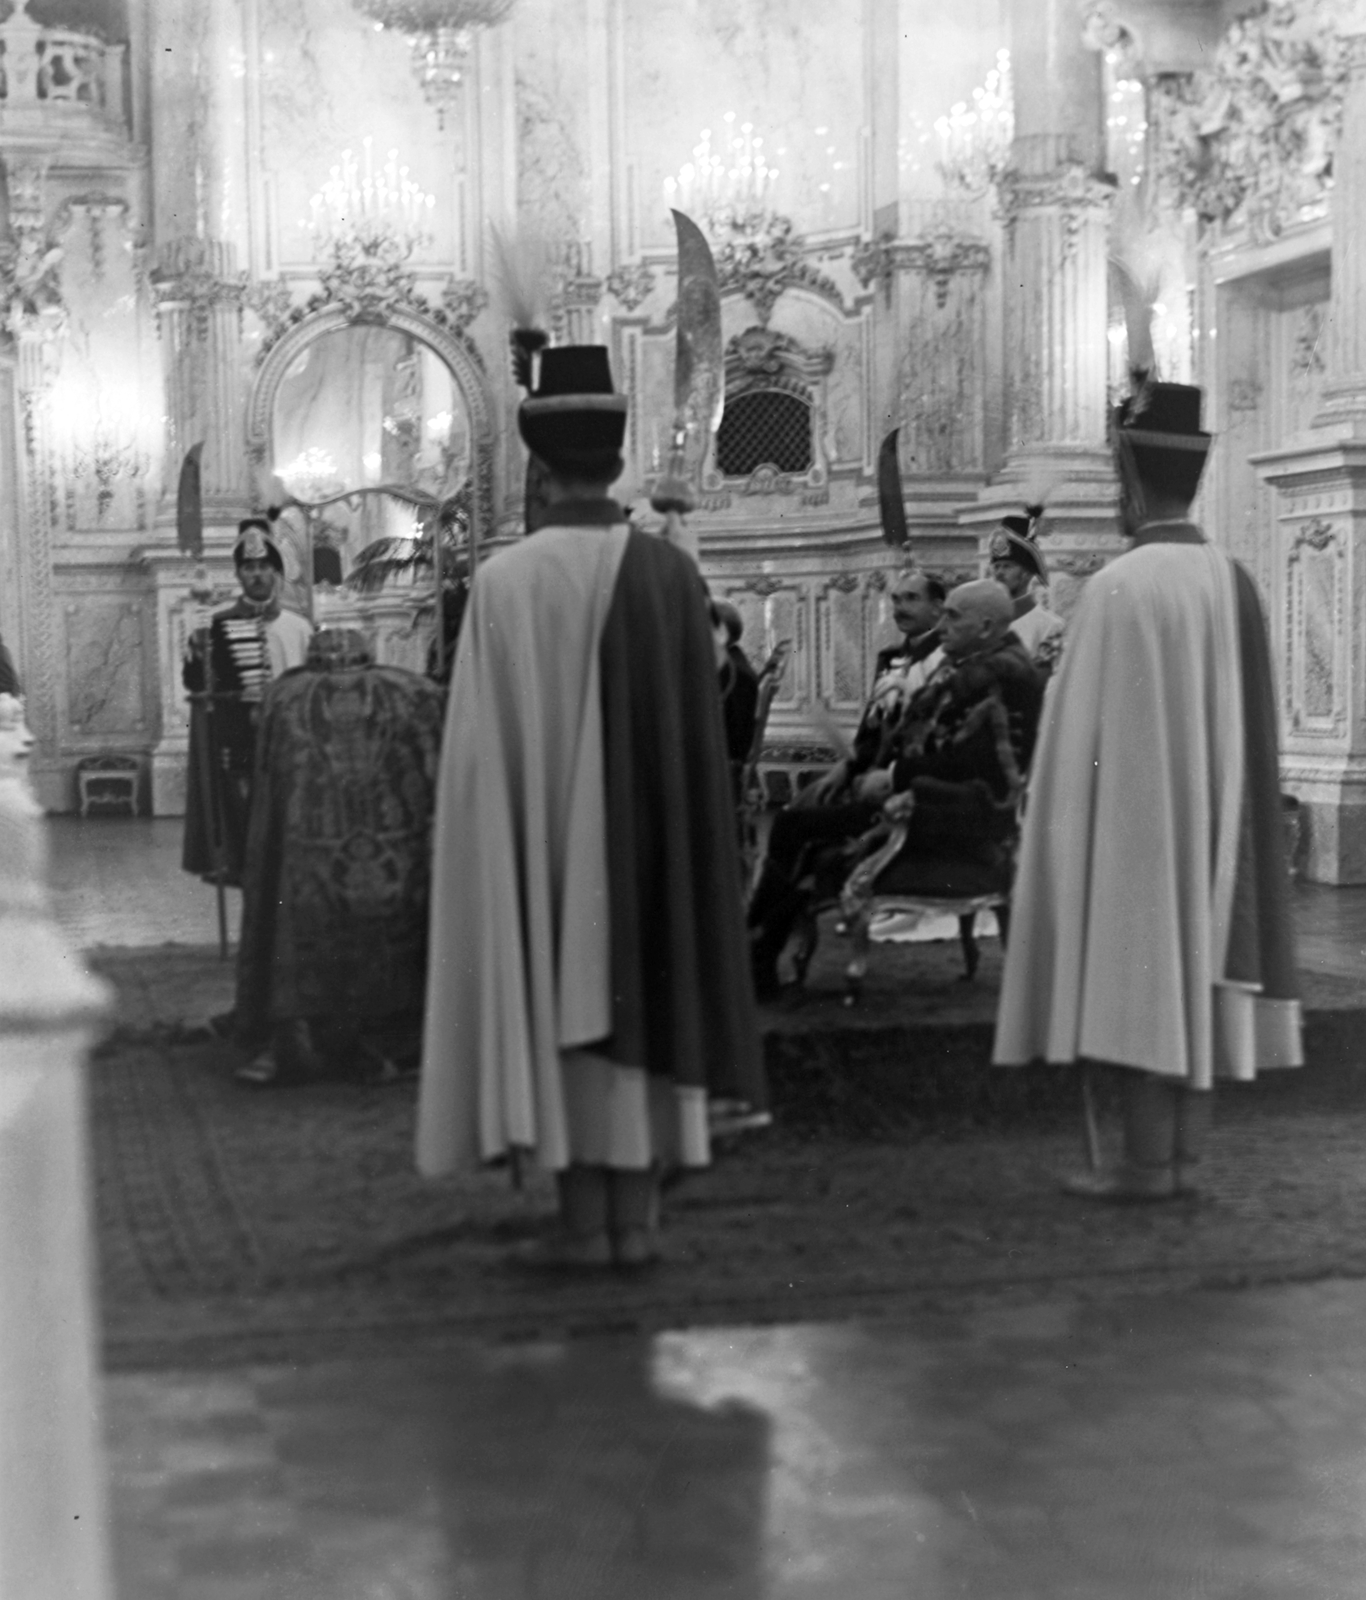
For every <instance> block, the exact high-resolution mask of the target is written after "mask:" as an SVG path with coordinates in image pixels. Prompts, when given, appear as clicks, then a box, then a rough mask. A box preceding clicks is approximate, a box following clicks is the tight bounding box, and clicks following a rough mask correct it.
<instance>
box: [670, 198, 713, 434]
mask: <svg viewBox="0 0 1366 1600" xmlns="http://www.w3.org/2000/svg"><path fill="white" fill-rule="evenodd" d="M673 217H674V231H675V233H676V234H677V238H678V330H677V334H676V337H675V340H674V426H675V428H678V427H680V426H682V427H685V428H686V427H691V429H692V430H694V432H695V434H696V438H695V439H690V440H689V445H690V449H689V452H688V453H689V455H690V457H692V458H693V459H694V461H695V462H696V463H698V464H700V463H701V461H702V460H704V459H705V457H706V453H707V450H708V448H709V447H710V445H711V436H712V434H714V433H715V432H716V429H717V427H718V426H719V425H720V422H721V414H722V412H723V411H724V410H725V406H726V381H725V379H726V372H725V352H724V350H723V349H722V345H721V289H720V284H719V283H718V281H717V276H716V262H715V261H714V260H713V259H712V253H711V246H710V245H709V244H708V243H707V238H706V235H705V234H704V233H703V232H702V230H701V228H699V227H698V226H697V224H696V223H695V222H694V221H693V220H692V218H691V217H689V216H687V215H685V214H684V213H683V212H682V211H675V212H674V214H673Z"/></svg>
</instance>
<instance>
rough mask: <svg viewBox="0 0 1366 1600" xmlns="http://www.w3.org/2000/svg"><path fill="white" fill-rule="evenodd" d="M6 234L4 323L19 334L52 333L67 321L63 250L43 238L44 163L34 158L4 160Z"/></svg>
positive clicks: (0, 259) (1, 271) (0, 264)
mask: <svg viewBox="0 0 1366 1600" xmlns="http://www.w3.org/2000/svg"><path fill="white" fill-rule="evenodd" d="M5 178H6V182H7V184H8V188H9V226H10V236H9V238H8V239H7V240H5V241H4V243H3V244H0V309H3V313H4V322H5V326H6V327H7V328H8V329H9V331H10V333H11V334H12V335H14V337H15V338H18V337H19V336H20V335H21V334H24V333H28V334H35V333H36V334H41V335H42V336H43V337H45V338H48V337H55V336H56V335H57V334H58V333H60V332H61V330H62V329H63V328H64V327H65V326H66V306H65V304H64V302H63V300H62V288H61V281H60V277H59V269H60V266H61V260H62V251H61V247H60V246H59V245H56V244H54V243H53V242H52V241H51V240H50V239H49V237H48V233H47V227H46V223H45V220H44V217H43V167H42V164H41V163H40V162H37V161H22V160H12V161H7V162H6V163H5Z"/></svg>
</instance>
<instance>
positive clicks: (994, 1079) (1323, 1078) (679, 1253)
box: [92, 962, 1366, 1368]
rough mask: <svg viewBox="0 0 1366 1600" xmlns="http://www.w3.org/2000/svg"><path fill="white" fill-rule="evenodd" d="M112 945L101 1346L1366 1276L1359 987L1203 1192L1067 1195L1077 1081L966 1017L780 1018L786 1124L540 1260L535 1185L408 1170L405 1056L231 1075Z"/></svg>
mask: <svg viewBox="0 0 1366 1600" xmlns="http://www.w3.org/2000/svg"><path fill="white" fill-rule="evenodd" d="M105 970H107V971H110V972H111V975H112V976H114V978H115V980H116V982H119V984H120V987H121V989H122V990H123V993H124V998H125V1006H124V1011H123V1020H122V1024H121V1026H120V1027H119V1029H118V1030H117V1031H116V1032H115V1033H114V1035H113V1036H112V1037H111V1038H110V1039H109V1040H108V1041H107V1042H106V1044H105V1045H104V1046H103V1047H102V1048H101V1050H100V1051H99V1052H98V1054H97V1057H96V1060H95V1063H94V1068H93V1072H92V1088H93V1128H94V1138H95V1146H96V1172H97V1194H98V1226H99V1240H100V1256H101V1273H102V1294H103V1310H104V1320H105V1338H106V1358H107V1362H108V1364H109V1365H110V1366H111V1367H114V1368H139V1367H143V1368H145V1367H161V1366H177V1365H185V1366H201V1365H207V1364H214V1363H217V1362H240V1361H244V1360H262V1359H268V1360H306V1359H312V1358H317V1357H320V1356H324V1355H338V1354H349V1353H359V1352H363V1351H366V1350H369V1349H372V1348H383V1349H387V1350H389V1351H391V1352H392V1350H393V1349H394V1347H395V1340H396V1339H397V1340H399V1341H402V1340H403V1339H408V1340H411V1341H415V1342H416V1341H421V1342H424V1343H428V1342H432V1341H438V1342H439V1341H441V1340H443V1339H448V1338H450V1337H451V1336H452V1335H457V1334H469V1333H479V1334H481V1335H483V1336H486V1337H494V1338H523V1337H530V1336H534V1335H558V1334H565V1333H574V1332H579V1331H588V1330H592V1331H602V1330H607V1329H622V1330H627V1329H635V1328H649V1329H654V1328H661V1327H670V1326H673V1327H678V1326H689V1325H704V1324H722V1323H724V1324H730V1325H733V1324H742V1323H765V1322H773V1321H791V1320H796V1319H801V1318H821V1319H826V1320H829V1319H836V1318H840V1317H844V1316H849V1315H854V1314H858V1315H861V1316H869V1315H878V1314H894V1315H905V1314H908V1313H914V1312H918V1311H926V1310H935V1309H957V1308H963V1307H965V1306H967V1305H969V1304H971V1303H976V1302H977V1301H980V1300H982V1299H984V1298H988V1299H1001V1298H1005V1299H1020V1300H1029V1299H1034V1298H1038V1297H1040V1296H1044V1295H1047V1296H1050V1297H1056V1296H1057V1295H1058V1294H1059V1293H1060V1292H1061V1293H1075V1294H1076V1295H1079V1296H1086V1297H1107V1296H1110V1295H1113V1294H1118V1293H1124V1294H1128V1293H1133V1292H1135V1291H1144V1290H1148V1289H1152V1290H1161V1289H1171V1288H1179V1287H1187V1286H1191V1285H1195V1284H1214V1285H1221V1284H1222V1285H1234V1284H1250V1283H1260V1282H1268V1281H1277V1280H1283V1279H1289V1278H1307V1277H1315V1276H1322V1275H1331V1274H1345V1275H1358V1274H1362V1273H1366V1185H1363V1184H1362V1183H1361V1179H1360V1174H1361V1172H1362V1170H1363V1167H1364V1165H1366V1160H1364V1158H1366V1070H1363V1069H1362V1068H1361V1067H1359V1066H1358V1061H1357V1056H1358V1042H1359V1041H1360V1040H1361V1039H1362V1038H1363V1032H1362V1028H1361V1022H1362V1020H1363V1019H1362V1016H1361V1014H1360V1013H1358V1012H1355V1011H1338V1012H1335V1013H1326V1012H1324V1013H1315V1014H1314V1015H1313V1016H1312V1018H1311V1026H1310V1047H1311V1055H1312V1064H1311V1066H1310V1068H1309V1069H1307V1070H1306V1071H1305V1072H1303V1073H1297V1074H1282V1075H1279V1076H1278V1077H1276V1078H1267V1079H1265V1080H1264V1081H1263V1082H1262V1083H1261V1084H1259V1085H1255V1086H1251V1087H1247V1088H1241V1087H1240V1088H1237V1089H1230V1090H1228V1091H1226V1092H1225V1093H1224V1094H1223V1095H1222V1096H1221V1099H1220V1102H1219V1106H1220V1110H1219V1118H1218V1126H1217V1128H1216V1131H1215V1135H1214V1137H1213V1139H1212V1142H1211V1150H1210V1154H1209V1158H1208V1160H1207V1162H1206V1163H1205V1165H1204V1168H1203V1169H1202V1181H1201V1190H1202V1192H1201V1196H1200V1198H1199V1199H1198V1200H1192V1201H1182V1202H1179V1203H1177V1204H1175V1205H1172V1206H1168V1207H1161V1208H1155V1209H1152V1210H1142V1209H1135V1210H1116V1209H1106V1208H1100V1209H1092V1208H1089V1207H1087V1206H1085V1205H1081V1204H1079V1203H1078V1202H1075V1201H1071V1200H1068V1199H1067V1198H1065V1197H1063V1196H1062V1195H1060V1194H1059V1193H1058V1192H1057V1189H1056V1186H1055V1183H1054V1181H1053V1180H1054V1175H1055V1174H1056V1173H1057V1172H1059V1171H1061V1170H1064V1169H1066V1168H1068V1167H1070V1166H1075V1165H1076V1164H1077V1161H1078V1157H1079V1155H1080V1149H1079V1139H1078V1136H1077V1133H1076V1131H1075V1128H1074V1126H1073V1114H1074V1111H1075V1096H1076V1093H1077V1089H1076V1084H1075V1081H1071V1080H1069V1079H1068V1077H1067V1075H1066V1074H1063V1073H1037V1074H1035V1073H1026V1074H1003V1073H999V1072H992V1071H990V1069H988V1068H987V1067H986V1066H985V1055H986V1050H987V1040H988V1034H987V1031H986V1029H985V1028H984V1026H983V1025H982V1024H980V1023H974V1022H971V1021H963V1022H961V1023H957V1024H949V1023H943V1024H940V1025H938V1026H933V1025H928V1024H926V1025H922V1026H920V1027H911V1028H908V1027H901V1028H899V1029H898V1027H896V1026H894V1025H890V1024H889V1025H886V1026H870V1027H863V1028H861V1029H858V1030H853V1031H851V1030H849V1029H848V1028H847V1027H846V1028H843V1029H841V1028H838V1027H833V1026H832V1027H830V1028H824V1027H819V1026H809V1027H807V1028H805V1029H802V1028H786V1029H783V1030H776V1031H774V1032H773V1033H772V1034H771V1036H770V1039H769V1066H770V1074H771V1078H772V1082H773V1088H774V1097H775V1104H776V1108H777V1110H778V1113H779V1124H778V1127H777V1128H776V1129H775V1130H773V1131H771V1132H769V1133H766V1134H761V1135H755V1136H751V1137H750V1138H748V1139H747V1140H745V1141H744V1142H742V1143H739V1144H738V1145H737V1146H736V1147H735V1148H733V1149H731V1150H728V1151H725V1152H723V1153H722V1155H721V1158H720V1159H719V1160H718V1161H717V1163H716V1165H715V1166H714V1167H713V1168H712V1169H711V1170H710V1171H709V1172H707V1173H705V1174H703V1175H700V1176H698V1177H695V1178H692V1179H690V1180H688V1181H687V1182H686V1183H685V1184H683V1185H681V1186H680V1187H679V1188H678V1189H676V1190H675V1191H673V1192H672V1193H671V1195H670V1197H669V1201H670V1203H669V1206H668V1213H667V1217H668V1227H667V1245H668V1260H667V1261H666V1262H665V1263H664V1264H663V1265H662V1266H660V1267H658V1268H656V1269H654V1270H653V1271H651V1272H649V1273H647V1274H644V1275H642V1276H640V1277H637V1278H632V1279H622V1278H618V1277H616V1276H608V1277H606V1278H603V1279H594V1278H588V1279H573V1280H565V1281H550V1282H548V1281H546V1280H545V1279H544V1278H538V1277H534V1276H530V1275H527V1274H526V1273H525V1272H523V1271H520V1270H518V1269H517V1268H515V1267H512V1266H510V1265H508V1264H507V1263H506V1260H505V1256H506V1250H507V1246H508V1244H509V1243H510V1242H511V1241H513V1240H516V1239H518V1238H522V1237H525V1236H527V1235H529V1234H531V1233H533V1232H534V1231H536V1229H537V1228H538V1227H539V1226H540V1225H541V1222H542V1219H543V1218H544V1217H545V1215H546V1214H547V1213H548V1211H549V1210H550V1208H551V1203H552V1197H551V1190H550V1187H549V1185H548V1183H547V1182H546V1181H545V1179H544V1178H542V1177H540V1176H536V1175H533V1176H532V1177H531V1178H530V1179H529V1180H528V1182H527V1185H526V1186H525V1187H524V1188H522V1189H521V1190H517V1189H515V1188H514V1187H513V1186H512V1184H511V1182H510V1178H509V1174H508V1173H507V1172H506V1171H505V1170H504V1171H493V1172H487V1173H480V1174H475V1175H472V1176H469V1177H466V1178H462V1179H460V1180H448V1181H444V1182H442V1183H437V1184H432V1183H425V1182H422V1181H421V1180H419V1179H418V1178H417V1176H416V1175H415V1173H414V1172H413V1168H412V1155H411V1144H412V1128H413V1117H414V1100H415V1089H414V1085H413V1084H412V1082H411V1081H409V1082H405V1083H399V1084H396V1085H392V1086H375V1087H367V1086H362V1085H357V1084H351V1083H336V1084H332V1083H324V1084H316V1085H311V1086H309V1087H306V1088H301V1089H293V1090H280V1091H274V1092H268V1093H252V1092H249V1091H244V1090H242V1089H241V1088H239V1087H238V1086H237V1085H236V1084H234V1083H233V1081H232V1078H231V1068H232V1065H233V1063H234V1060H235V1057H234V1056H233V1055H232V1053H231V1052H230V1051H229V1050H228V1049H227V1048H226V1047H224V1046H223V1045H221V1044H218V1043H216V1042H213V1041H211V1040H205V1039H204V1038H202V1037H199V1038H196V1037H194V1036H192V1034H191V1033H190V1031H189V1030H187V1029H186V1028H185V1027H183V1026H182V1025H181V1024H180V1023H179V1022H178V1021H176V1020H174V1019H172V1018H171V1017H169V1016H168V1015H167V1012H168V1011H176V1010H180V1011H182V1012H184V1010H185V1006H184V1003H183V1002H184V996H183V995H182V996H180V998H179V999H173V1000H167V999H166V986H167V984H168V983H170V982H171V981H172V977H174V974H171V975H167V976H164V977H163V980H162V981H161V983H160V984H159V985H154V986H153V987H155V988H156V989H157V993H158V994H159V995H160V996H161V999H160V1001H159V1004H158V1006H156V1007H153V1008H152V1009H151V1011H150V1012H149V1010H148V1007H147V1005H146V1004H145V1003H142V1002H138V1003H137V1004H136V1005H132V1004H131V1003H130V1002H129V1001H128V995H129V994H130V993H131V992H132V990H131V989H130V985H131V984H132V980H131V978H130V976H129V973H128V972H127V971H124V972H122V973H121V972H120V971H119V970H118V963H116V962H115V963H105ZM139 970H140V971H142V972H143V978H142V979H141V980H139V981H144V982H145V981H146V973H145V968H140V969H139ZM202 976H203V974H202V973H201V974H200V977H201V978H202ZM181 980H183V981H184V982H185V983H189V982H190V977H189V975H188V968H185V969H184V970H182V971H181V972H180V977H179V979H177V981H181ZM196 981H198V980H196ZM134 987H135V986H134ZM190 987H191V988H193V984H192V983H191V984H190ZM197 992H198V991H196V993H197ZM133 1013H136V1014H137V1016H140V1017H141V1019H142V1025H139V1024H138V1022H137V1020H136V1017H135V1016H134V1014H133ZM149 1017H150V1021H149V1020H148V1019H149Z"/></svg>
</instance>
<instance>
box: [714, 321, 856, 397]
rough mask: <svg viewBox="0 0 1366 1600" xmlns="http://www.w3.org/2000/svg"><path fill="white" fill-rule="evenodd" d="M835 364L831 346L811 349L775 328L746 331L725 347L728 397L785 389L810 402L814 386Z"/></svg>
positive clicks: (749, 329)
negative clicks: (760, 390) (754, 390)
mask: <svg viewBox="0 0 1366 1600" xmlns="http://www.w3.org/2000/svg"><path fill="white" fill-rule="evenodd" d="M834 364H835V352H834V350H832V349H831V348H829V347H828V346H824V345H823V346H820V347H819V348H817V349H814V350H811V349H808V348H807V347H806V346H805V345H803V344H799V343H798V342H797V340H796V339H794V338H792V337H791V335H789V334H786V333H777V332H775V331H774V330H773V329H772V328H767V327H752V328H746V329H745V330H744V331H743V332H742V333H737V334H735V335H734V336H733V337H732V338H731V339H730V340H729V341H728V342H727V344H726V394H727V395H728V396H729V395H736V394H742V393H743V392H744V391H745V390H746V389H784V390H788V391H790V392H791V393H793V394H796V395H798V396H799V398H801V399H802V400H807V399H809V396H810V389H811V385H812V384H813V383H815V382H817V381H818V380H819V379H821V378H823V377H825V376H827V375H828V374H829V372H830V371H831V369H832V368H833V367H834Z"/></svg>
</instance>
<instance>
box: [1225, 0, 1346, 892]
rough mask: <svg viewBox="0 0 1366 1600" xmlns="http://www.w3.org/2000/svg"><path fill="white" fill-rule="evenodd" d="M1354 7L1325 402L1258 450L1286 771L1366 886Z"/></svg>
mask: <svg viewBox="0 0 1366 1600" xmlns="http://www.w3.org/2000/svg"><path fill="white" fill-rule="evenodd" d="M1344 9H1345V14H1344V16H1343V18H1342V20H1341V21H1340V22H1339V23H1338V28H1339V31H1340V33H1341V34H1342V35H1343V36H1344V37H1345V38H1346V40H1347V42H1348V62H1349V69H1348V70H1349V76H1348V80H1347V85H1346V91H1345V96H1344V102H1343V115H1342V127H1341V132H1340V134H1339V136H1338V142H1337V148H1336V152H1335V155H1334V162H1333V191H1332V223H1333V246H1332V270H1333V278H1332V298H1331V300H1330V303H1329V317H1328V341H1327V343H1328V359H1327V375H1326V379H1325V383H1324V388H1323V398H1322V406H1321V410H1320V412H1319V414H1318V416H1316V417H1315V419H1314V423H1313V426H1312V427H1311V428H1310V429H1309V430H1308V431H1307V432H1306V433H1305V434H1303V435H1301V436H1300V437H1299V438H1297V439H1294V440H1292V441H1291V442H1290V443H1289V444H1288V445H1287V446H1286V447H1285V448H1283V449H1279V450H1270V451H1265V452H1262V453H1261V454H1258V455H1255V456H1253V457H1252V460H1253V462H1254V463H1255V464H1256V466H1257V469H1258V471H1259V472H1260V473H1261V475H1262V477H1263V478H1264V479H1265V480H1266V482H1268V483H1270V484H1273V485H1274V486H1275V487H1276V489H1277V490H1278V491H1279V493H1280V497H1281V498H1280V507H1279V515H1278V517H1277V537H1276V559H1277V560H1278V561H1280V562H1281V563H1283V570H1284V574H1285V579H1286V583H1285V593H1286V617H1285V638H1286V646H1285V656H1284V659H1283V661H1282V662H1281V677H1282V680H1283V681H1282V683H1281V692H1282V695H1283V701H1284V714H1285V726H1284V738H1283V741H1282V758H1281V770H1282V777H1283V781H1284V785H1285V788H1286V789H1287V790H1288V791H1289V792H1290V793H1292V794H1294V795H1296V796H1298V798H1299V800H1300V802H1301V806H1302V808H1303V814H1304V815H1306V817H1307V820H1308V845H1307V859H1306V863H1305V871H1306V874H1307V876H1308V877H1310V878H1311V879H1313V880H1314V881H1316V882H1318V883H1366V258H1363V253H1362V249H1361V240H1362V237H1363V235H1362V229H1363V228H1366V0H1354V3H1352V4H1351V5H1350V6H1348V7H1345V8H1344Z"/></svg>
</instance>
